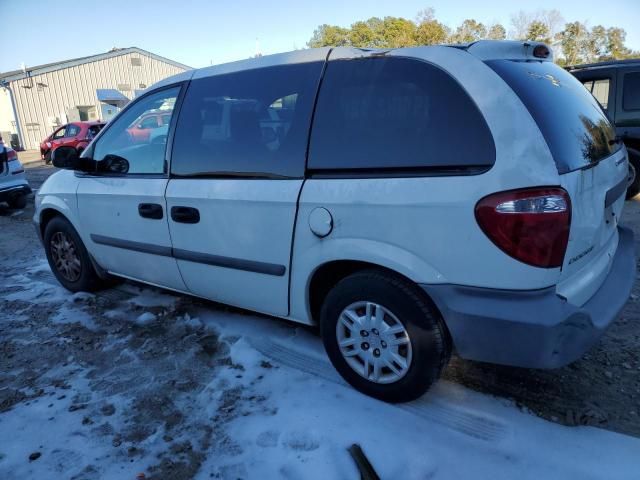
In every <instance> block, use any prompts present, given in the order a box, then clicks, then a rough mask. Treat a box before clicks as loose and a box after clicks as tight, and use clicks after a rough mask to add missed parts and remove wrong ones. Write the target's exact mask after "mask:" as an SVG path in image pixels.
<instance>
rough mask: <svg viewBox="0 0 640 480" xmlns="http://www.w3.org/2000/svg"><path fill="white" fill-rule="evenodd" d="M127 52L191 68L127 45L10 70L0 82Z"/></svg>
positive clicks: (0, 75) (1, 74) (2, 74)
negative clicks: (84, 55)
mask: <svg viewBox="0 0 640 480" xmlns="http://www.w3.org/2000/svg"><path fill="white" fill-rule="evenodd" d="M128 53H139V54H141V55H146V56H148V57H151V58H155V59H156V60H159V61H161V62H165V63H169V64H171V65H174V66H176V67H179V68H184V69H185V70H191V67H189V66H187V65H184V64H182V63H179V62H174V61H173V60H169V59H168V58H165V57H161V56H160V55H156V54H155V53H151V52H147V51H146V50H143V49H141V48H138V47H129V48H114V49H113V50H110V51H108V52H106V53H99V54H97V55H89V56H88V57H79V58H73V59H71V60H63V61H61V62H54V63H47V64H44V65H38V66H35V67H27V68H26V70H25V71H23V70H13V71H11V72H4V73H0V82H13V81H14V80H20V79H22V78H27V77H31V76H34V75H39V74H42V73H48V72H53V71H55V70H62V69H63V68H69V67H75V66H76V65H82V64H83V63H91V62H97V61H98V60H105V59H107V58H113V57H118V56H120V55H126V54H128Z"/></svg>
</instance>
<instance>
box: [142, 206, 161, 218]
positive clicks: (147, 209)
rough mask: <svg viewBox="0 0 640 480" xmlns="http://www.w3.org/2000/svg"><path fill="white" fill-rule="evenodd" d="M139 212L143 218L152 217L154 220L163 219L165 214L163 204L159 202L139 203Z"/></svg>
mask: <svg viewBox="0 0 640 480" xmlns="http://www.w3.org/2000/svg"><path fill="white" fill-rule="evenodd" d="M138 214H140V216H141V217H142V218H151V219H153V220H161V219H162V217H163V215H164V214H163V210H162V205H158V204H157V203H141V204H140V205H138Z"/></svg>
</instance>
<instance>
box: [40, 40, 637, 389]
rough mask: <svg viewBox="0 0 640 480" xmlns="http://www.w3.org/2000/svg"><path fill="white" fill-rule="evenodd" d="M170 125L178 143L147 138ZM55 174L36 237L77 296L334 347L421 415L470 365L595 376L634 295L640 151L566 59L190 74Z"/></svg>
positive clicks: (437, 58)
mask: <svg viewBox="0 0 640 480" xmlns="http://www.w3.org/2000/svg"><path fill="white" fill-rule="evenodd" d="M187 87H188V88H187ZM155 109H163V110H165V111H166V110H170V111H171V112H172V116H171V120H170V124H169V129H168V134H167V137H166V145H165V143H163V142H151V141H141V140H140V139H136V138H133V137H132V136H131V135H128V134H127V127H128V126H129V125H131V124H132V122H134V121H135V119H137V118H141V117H142V116H144V115H145V113H147V112H149V111H154V110H155ZM53 161H54V164H55V165H57V166H59V167H62V168H65V169H67V170H66V171H61V172H59V173H57V174H55V175H53V176H51V177H50V178H49V179H48V180H47V182H46V183H45V184H44V185H43V186H42V188H41V189H40V191H39V192H38V195H37V207H38V208H37V211H36V213H35V217H34V220H35V222H36V225H37V229H38V231H39V232H41V234H42V237H43V241H44V246H45V250H46V253H47V258H48V259H49V263H50V265H51V268H52V270H53V271H54V273H55V274H56V276H57V278H58V280H59V281H60V283H62V284H63V285H64V286H65V287H67V288H68V289H69V290H71V291H77V290H92V289H95V288H98V287H99V286H100V285H101V282H102V280H104V279H106V278H108V277H109V276H111V275H115V276H119V277H125V278H130V279H135V280H138V281H141V282H146V283H149V284H152V285H159V286H162V287H165V288H168V289H171V290H175V291H178V292H184V293H188V294H191V295H196V296H199V297H204V298H207V299H211V300H215V301H217V302H222V303H227V304H231V305H236V306H239V307H243V308H246V309H249V310H254V311H257V312H263V313H266V314H270V315H274V316H277V317H282V318H286V319H289V320H292V321H295V322H300V323H304V324H310V325H319V327H320V330H321V333H322V338H323V341H324V344H325V347H326V350H327V353H328V355H329V357H330V358H331V360H332V362H333V364H334V365H335V367H336V369H337V370H338V371H339V372H340V373H341V374H342V376H343V377H344V378H345V379H346V380H347V381H348V382H350V383H351V384H352V385H353V386H354V387H356V388H357V389H359V390H361V391H362V392H365V393H367V394H369V395H372V396H375V397H377V398H381V399H383V400H387V401H406V400H410V399H413V398H416V397H417V396H419V395H421V394H422V393H423V392H424V391H425V390H426V389H427V388H428V387H429V386H430V385H431V384H432V383H433V382H434V381H435V380H436V379H437V378H438V376H439V375H440V373H441V371H442V369H443V368H444V367H445V365H446V364H447V361H448V359H449V356H450V354H451V351H452V349H455V350H456V351H457V353H458V355H460V356H461V357H463V358H467V359H474V360H480V361H485V362H494V363H500V364H506V365H516V366H522V367H540V368H552V367H558V366H561V365H565V364H567V363H569V362H571V361H573V360H576V359H577V358H579V357H580V356H581V355H582V354H583V353H584V352H585V351H586V350H587V349H588V348H589V347H590V346H591V345H593V344H594V343H595V342H596V341H597V339H598V338H599V337H600V335H601V334H602V333H603V332H604V330H605V329H606V327H607V326H608V325H609V324H610V323H611V322H612V321H613V320H614V319H615V318H616V316H617V314H618V313H619V311H620V310H621V309H622V307H623V306H624V304H625V302H626V300H627V297H628V295H629V293H630V289H631V287H632V284H633V281H634V279H635V262H634V251H633V236H632V233H631V232H630V230H628V229H625V228H623V227H620V226H619V225H618V221H619V219H620V215H621V213H622V208H623V204H624V192H625V190H626V186H627V185H626V181H627V171H628V165H627V153H626V150H625V148H624V146H623V145H622V144H620V143H618V142H617V141H616V139H615V135H614V132H613V130H612V128H611V125H610V124H609V122H608V121H607V119H606V117H605V116H604V114H603V113H602V109H601V108H600V107H599V106H598V105H597V103H596V101H595V100H594V99H593V97H592V96H591V95H590V94H589V93H588V92H587V91H586V90H585V89H584V87H583V86H582V85H581V84H580V83H579V82H578V81H577V80H576V79H575V78H574V77H573V76H572V75H571V74H569V73H568V72H565V71H564V70H562V69H561V68H559V67H558V66H556V65H555V64H554V63H553V62H552V61H551V58H550V52H549V50H548V48H547V47H546V46H544V45H543V44H537V43H532V42H527V43H523V42H491V41H481V42H476V43H473V44H470V45H463V46H457V47H450V46H433V47H417V48H406V49H396V50H390V51H375V50H361V49H355V48H334V49H329V48H323V49H314V50H305V51H296V52H292V53H286V54H281V55H273V56H268V57H261V58H256V59H251V60H246V61H240V62H236V63H230V64H226V65H219V66H214V67H208V68H204V69H200V70H195V71H189V72H185V73H182V74H180V75H177V76H175V77H172V78H169V79H167V80H164V81H162V82H160V83H159V84H157V85H155V86H154V87H152V88H150V89H149V90H148V91H147V92H146V93H145V94H144V95H143V96H141V97H139V98H137V99H136V100H134V101H133V102H132V103H131V104H130V105H128V106H127V108H126V109H124V110H123V111H122V112H121V113H120V114H119V116H118V117H117V118H115V119H114V120H112V121H111V122H110V123H109V124H108V125H107V126H106V127H105V128H104V129H103V130H102V131H101V132H100V134H99V135H98V136H97V138H96V139H94V141H93V142H92V143H91V145H90V146H89V147H88V148H87V149H86V150H85V151H84V153H83V154H82V155H81V157H80V158H78V157H77V154H76V153H75V150H72V149H64V148H59V149H57V150H56V151H55V152H54V159H53Z"/></svg>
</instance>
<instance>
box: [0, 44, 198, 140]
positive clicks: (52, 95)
mask: <svg viewBox="0 0 640 480" xmlns="http://www.w3.org/2000/svg"><path fill="white" fill-rule="evenodd" d="M189 68H190V67H188V66H186V65H183V64H181V63H178V62H174V61H172V60H169V59H167V58H164V57H160V56H158V55H154V54H153V53H150V52H147V51H145V50H142V49H140V48H136V47H132V48H121V49H113V50H111V51H109V52H107V53H102V54H99V55H92V56H89V57H83V58H76V59H73V60H67V61H63V62H56V63H50V64H47V65H40V66H38V67H29V68H25V69H23V70H17V71H14V72H6V73H0V134H1V135H2V137H3V139H4V141H5V143H7V144H8V143H9V142H10V139H11V138H12V135H13V139H14V142H15V141H16V140H18V141H19V143H20V145H21V146H22V148H25V149H36V148H38V147H39V145H40V142H41V141H42V139H44V138H45V137H46V136H47V135H49V134H50V133H51V132H52V131H53V130H54V129H55V128H56V127H58V126H60V125H64V124H65V123H67V122H73V121H79V120H104V121H108V120H109V119H110V118H111V117H113V116H114V115H115V114H116V113H117V112H118V111H119V110H120V109H121V108H122V107H123V106H124V105H125V104H126V103H127V102H128V101H129V100H131V99H132V98H134V97H135V96H136V94H137V93H139V92H140V91H141V90H144V89H145V88H147V87H148V86H150V85H152V84H153V83H155V82H157V81H159V80H162V79H163V78H166V77H169V76H171V75H175V74H177V73H180V72H183V71H184V70H188V69H189ZM16 135H17V137H16Z"/></svg>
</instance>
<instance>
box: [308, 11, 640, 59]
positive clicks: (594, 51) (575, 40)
mask: <svg viewBox="0 0 640 480" xmlns="http://www.w3.org/2000/svg"><path fill="white" fill-rule="evenodd" d="M626 36H627V34H626V32H625V30H624V29H623V28H619V27H604V26H602V25H595V26H593V27H589V26H588V25H587V24H586V23H584V22H579V21H574V22H565V20H564V18H562V15H561V14H560V12H558V11H557V10H538V11H537V12H525V11H519V12H518V13H516V14H514V15H512V16H511V22H510V30H509V31H508V32H507V29H506V28H505V27H504V26H503V25H501V24H499V23H494V24H488V25H485V24H484V23H482V22H479V21H477V20H475V19H466V20H464V21H463V22H462V23H461V24H460V25H458V26H457V27H456V28H455V29H451V28H449V27H448V26H447V25H445V24H443V23H441V22H439V21H438V20H437V19H436V16H435V10H434V9H433V8H426V9H424V10H422V11H420V12H418V14H417V15H416V18H415V19H414V20H409V19H406V18H402V17H384V18H378V17H371V18H369V19H368V20H362V21H357V22H354V23H353V24H351V26H350V27H348V28H345V27H339V26H337V25H326V24H324V25H320V26H319V27H318V28H316V29H315V31H314V32H313V36H312V37H311V39H310V40H309V42H307V45H308V46H309V47H312V48H313V47H325V46H352V47H362V48H399V47H411V46H416V45H437V44H446V43H467V42H473V41H476V40H482V39H491V40H505V39H512V40H533V41H539V42H545V43H547V44H548V45H551V47H552V48H553V50H554V53H555V59H556V62H558V63H560V64H562V65H576V64H580V63H590V62H599V61H605V60H615V59H624V58H639V57H640V52H638V51H632V50H631V49H629V48H628V47H627V46H626V45H625V41H626Z"/></svg>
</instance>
